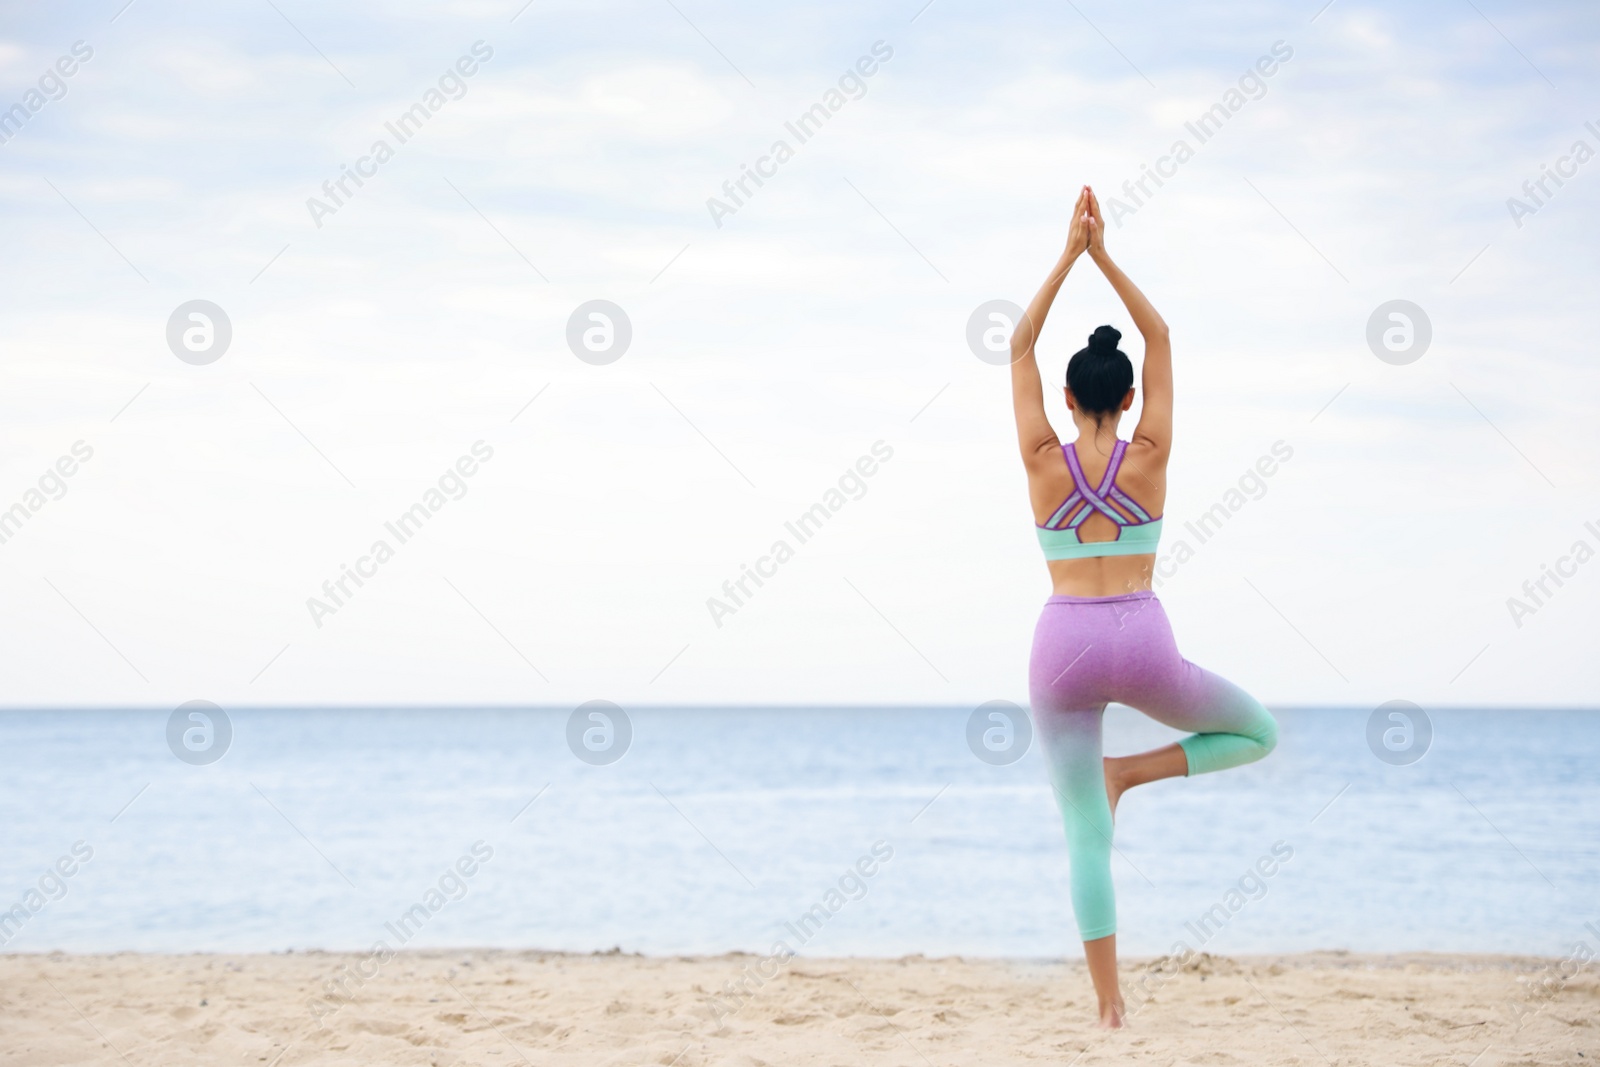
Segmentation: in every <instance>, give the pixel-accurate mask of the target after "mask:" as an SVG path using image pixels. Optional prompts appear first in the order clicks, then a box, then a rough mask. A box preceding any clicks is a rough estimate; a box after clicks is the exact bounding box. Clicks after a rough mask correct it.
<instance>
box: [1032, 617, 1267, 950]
mask: <svg viewBox="0 0 1600 1067" xmlns="http://www.w3.org/2000/svg"><path fill="white" fill-rule="evenodd" d="M1028 676H1029V677H1028V682H1029V691H1030V698H1031V700H1032V704H1033V721H1034V725H1035V728H1036V729H1037V730H1038V733H1039V741H1040V744H1041V746H1042V747H1043V749H1044V754H1045V758H1046V759H1047V760H1048V761H1049V764H1050V782H1051V785H1052V786H1053V787H1054V791H1055V795H1056V803H1057V804H1059V805H1060V807H1061V816H1062V818H1063V819H1064V820H1065V821H1066V827H1067V851H1068V855H1069V857H1070V859H1071V861H1072V910H1073V913H1074V914H1075V915H1076V916H1077V919H1078V932H1079V935H1080V936H1081V937H1082V938H1083V940H1085V941H1093V940H1095V939H1097V938H1102V937H1109V936H1110V935H1112V934H1114V933H1116V932H1117V904H1116V898H1115V896H1114V895H1113V893H1112V888H1111V804H1110V802H1109V801H1108V800H1107V799H1106V782H1105V771H1104V767H1103V765H1102V764H1101V758H1102V753H1101V743H1100V724H1101V720H1102V719H1103V718H1104V717H1105V709H1106V705H1107V704H1108V703H1111V702H1116V703H1118V704H1126V705H1128V706H1129V707H1133V708H1137V709H1138V710H1139V711H1142V712H1144V713H1145V714H1146V715H1148V716H1150V717H1151V718H1152V719H1155V720H1156V721H1157V722H1160V723H1165V724H1166V725H1168V726H1172V727H1176V728H1177V729H1180V730H1190V731H1193V732H1192V733H1191V734H1190V735H1189V736H1188V737H1185V738H1183V739H1182V740H1180V741H1179V742H1178V744H1179V745H1181V746H1182V747H1183V751H1184V754H1185V755H1186V756H1187V757H1188V760H1189V773H1190V774H1191V775H1194V774H1204V773H1206V772H1207V771H1220V770H1224V769H1226V768H1228V767H1237V766H1239V765H1240V764H1243V763H1250V762H1253V761H1254V760H1258V759H1260V758H1261V757H1262V756H1265V755H1266V754H1267V753H1268V752H1271V751H1272V748H1273V746H1274V745H1275V744H1277V740H1278V724H1277V722H1276V721H1274V720H1273V718H1272V715H1271V713H1270V712H1268V711H1267V709H1266V708H1264V707H1262V705H1261V702H1260V701H1258V700H1256V699H1255V698H1254V697H1252V696H1251V695H1250V694H1249V693H1246V692H1245V691H1244V690H1242V689H1240V688H1239V687H1238V686H1236V685H1234V684H1233V683H1232V682H1229V681H1227V680H1226V679H1223V678H1219V677H1217V676H1216V675H1215V674H1212V673H1211V672H1210V671H1207V670H1202V669H1201V668H1199V667H1196V666H1195V665H1194V664H1193V663H1190V662H1189V661H1188V660H1186V659H1184V658H1183V657H1182V656H1180V655H1179V654H1178V646H1177V645H1176V644H1175V643H1174V642H1173V639H1172V627H1171V626H1170V625H1169V624H1168V622H1167V614H1166V612H1165V611H1163V610H1162V608H1161V601H1159V600H1157V599H1156V596H1155V594H1154V593H1152V592H1149V591H1146V592H1141V593H1127V594H1124V595H1122V596H1108V597H1073V596H1053V597H1051V598H1050V599H1049V600H1048V601H1046V602H1045V606H1044V612H1043V614H1041V615H1040V616H1039V625H1038V627H1037V628H1036V629H1035V630H1034V634H1033V656H1032V658H1031V659H1030V661H1029V665H1028Z"/></svg>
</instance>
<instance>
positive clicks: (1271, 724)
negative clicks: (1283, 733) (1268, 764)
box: [1250, 707, 1278, 756]
mask: <svg viewBox="0 0 1600 1067" xmlns="http://www.w3.org/2000/svg"><path fill="white" fill-rule="evenodd" d="M1250 736H1251V738H1252V739H1253V740H1254V741H1255V742H1256V744H1258V745H1260V746H1261V754H1262V755H1263V756H1265V755H1267V754H1268V753H1270V752H1271V751H1272V750H1273V749H1275V748H1277V747H1278V720H1277V719H1275V718H1273V716H1272V712H1270V711H1268V710H1267V709H1266V708H1264V707H1263V708H1262V709H1261V721H1260V723H1259V724H1258V725H1257V726H1256V728H1255V729H1254V730H1253V731H1251V734H1250Z"/></svg>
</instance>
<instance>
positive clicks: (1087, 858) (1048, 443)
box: [1011, 185, 1278, 1027]
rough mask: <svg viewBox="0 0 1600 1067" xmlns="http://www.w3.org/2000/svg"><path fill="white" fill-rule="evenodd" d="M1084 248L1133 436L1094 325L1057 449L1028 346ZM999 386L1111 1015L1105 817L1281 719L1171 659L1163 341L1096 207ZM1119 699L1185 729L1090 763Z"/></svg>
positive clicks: (1071, 824) (1059, 768)
mask: <svg viewBox="0 0 1600 1067" xmlns="http://www.w3.org/2000/svg"><path fill="white" fill-rule="evenodd" d="M1085 252H1087V253H1088V254H1089V258H1090V259H1092V260H1094V263H1095V265H1096V266H1097V267H1099V268H1100V272H1101V273H1102V274H1104V275H1105V276H1106V280H1107V281H1109V282H1110V283H1111V287H1112V288H1113V289H1115V290H1116V291H1117V295H1118V296H1119V297H1121V298H1122V303H1123V305H1124V306H1126V307H1127V309H1128V314H1129V315H1130V316H1131V317H1132V319H1133V324H1134V325H1135V326H1136V327H1138V330H1139V333H1140V334H1141V335H1143V337H1144V345H1145V348H1144V409H1143V412H1142V413H1141V414H1140V416H1139V425H1138V426H1137V427H1135V428H1134V431H1133V439H1132V440H1131V441H1122V440H1119V439H1118V438H1117V423H1118V421H1119V420H1120V419H1121V418H1122V413H1123V412H1124V411H1127V410H1128V409H1129V408H1130V407H1132V406H1133V396H1134V390H1133V364H1132V363H1131V362H1129V360H1128V357H1127V356H1126V355H1124V354H1123V353H1122V352H1121V351H1119V350H1118V348H1117V343H1118V342H1119V341H1120V340H1121V339H1122V335H1121V334H1120V333H1118V332H1117V331H1116V330H1114V329H1112V328H1111V327H1110V326H1101V327H1100V328H1099V329H1097V330H1095V331H1094V333H1093V334H1092V335H1091V336H1090V338H1089V346H1088V347H1087V348H1085V349H1083V350H1082V351H1080V352H1078V353H1077V354H1076V355H1074V356H1073V357H1072V359H1071V361H1070V362H1069V363H1068V364H1067V388H1066V394H1067V409H1068V410H1069V411H1070V412H1071V413H1072V422H1073V425H1074V426H1076V427H1077V440H1076V441H1074V442H1073V443H1072V444H1068V445H1063V444H1062V443H1061V442H1060V440H1059V439H1058V438H1057V437H1056V433H1055V430H1054V429H1052V428H1051V426H1050V420H1049V419H1048V418H1047V417H1046V416H1045V412H1044V388H1043V386H1042V384H1041V383H1040V380H1039V365H1038V363H1037V362H1036V361H1035V359H1034V351H1033V346H1034V342H1035V341H1036V340H1037V339H1038V336H1039V329H1040V327H1042V326H1043V325H1044V320H1045V316H1046V315H1047V314H1049V312H1050V305H1051V303H1052V302H1053V301H1054V300H1055V297H1056V292H1057V291H1058V290H1059V289H1060V288H1061V283H1062V281H1064V280H1065V279H1066V276H1067V272H1068V271H1069V270H1071V269H1072V265H1073V264H1074V263H1076V262H1077V260H1078V257H1079V256H1081V255H1083V254H1084V253H1085ZM1011 396H1012V403H1013V406H1014V407H1015V410H1016V417H1017V437H1018V443H1019V444H1020V445H1021V446H1022V462H1023V465H1024V466H1025V467H1026V468H1027V471H1028V496H1029V499H1030V500H1031V502H1032V504H1033V515H1034V522H1035V525H1036V527H1037V531H1038V534H1039V544H1040V546H1041V547H1043V549H1044V557H1045V559H1046V560H1047V561H1048V566H1049V568H1050V579H1051V582H1052V583H1053V586H1054V594H1055V595H1053V596H1051V597H1050V598H1049V599H1048V600H1047V601H1045V606H1044V612H1043V613H1042V614H1041V615H1040V616H1039V625H1038V626H1037V628H1036V629H1035V630H1034V635H1033V655H1032V658H1031V660H1030V661H1029V667H1028V681H1029V693H1030V698H1031V701H1032V704H1033V718H1034V723H1035V726H1036V728H1037V730H1038V733H1039V740H1040V743H1041V745H1042V746H1043V748H1044V752H1045V756H1046V758H1047V759H1048V761H1049V764H1050V780H1051V785H1052V786H1053V787H1054V790H1055V795H1056V802H1057V804H1058V805H1059V806H1060V808H1061V815H1062V818H1063V819H1064V820H1065V822H1066V829H1067V851H1068V854H1069V856H1070V858H1071V862H1072V910H1073V913H1074V914H1075V915H1076V917H1077V920H1078V933H1079V936H1081V937H1082V938H1083V951H1084V956H1085V958H1086V959H1087V960H1088V964H1089V974H1090V976H1091V977H1092V978H1093V979H1094V988H1095V993H1096V995H1097V996H1098V997H1099V1000H1100V1025H1102V1026H1108V1027H1118V1026H1121V1025H1122V1014H1123V1002H1122V991H1121V989H1120V987H1119V986H1118V984H1117V938H1116V929H1117V908H1116V899H1115V897H1114V896H1113V893H1112V887H1111V825H1112V815H1113V814H1114V813H1115V811H1116V808H1117V800H1118V798H1120V797H1121V796H1122V794H1123V792H1124V791H1126V790H1128V789H1131V788H1132V787H1134V786H1136V785H1143V784H1144V783H1146V782H1154V781H1156V780H1158V779H1161V778H1176V777H1178V776H1180V775H1191V774H1204V773H1205V772H1207V771H1220V770H1223V769H1225V768H1227V767H1237V766H1239V765H1240V764H1243V763H1250V762H1252V761H1253V760H1258V759H1260V758H1261V757H1263V756H1265V755H1266V754H1267V753H1268V752H1271V751H1272V747H1273V745H1274V744H1275V743H1276V741H1277V734H1278V728H1277V723H1276V722H1275V721H1274V720H1273V718H1272V715H1271V714H1270V713H1268V711H1267V709H1266V708H1264V707H1262V706H1261V703H1260V702H1259V701H1257V700H1256V699H1255V698H1254V697H1252V696H1250V694H1248V693H1246V692H1245V691H1244V690H1242V689H1240V688H1239V687H1238V686H1236V685H1234V684H1232V683H1231V682H1228V681H1226V680H1224V679H1222V678H1219V677H1217V676H1216V675H1214V674H1212V673H1210V672H1209V671H1205V670H1202V669H1201V668H1199V667H1196V666H1195V665H1194V664H1192V663H1190V662H1188V661H1187V660H1185V659H1184V658H1183V657H1182V656H1180V655H1179V654H1178V649H1177V646H1176V645H1175V644H1174V643H1173V639H1172V629H1171V627H1170V626H1169V625H1168V623H1167V616H1166V613H1165V612H1164V611H1163V610H1162V608H1161V602H1160V601H1159V600H1157V599H1156V595H1155V593H1154V592H1152V590H1151V588H1150V578H1151V572H1152V570H1153V569H1154V567H1155V559H1156V557H1155V551H1156V542H1157V541H1158V540H1159V539H1160V537H1161V517H1160V516H1161V511H1162V508H1163V506H1164V505H1165V504H1166V498H1167V457H1168V455H1169V454H1170V452H1171V449H1172V344H1171V342H1170V340H1169V339H1168V336H1167V324H1166V323H1165V322H1163V321H1162V319H1161V316H1160V315H1158V314H1157V313H1156V309H1155V308H1154V307H1152V306H1151V305H1150V301H1149V300H1146V299H1145V295H1144V294H1143V293H1141V292H1140V291H1139V289H1138V287H1137V286H1135V285H1134V284H1133V283H1132V282H1131V281H1129V280H1128V276H1127V275H1126V274H1124V273H1122V271H1121V270H1120V269H1119V268H1118V267H1117V265H1116V264H1115V263H1113V262H1112V261H1111V257H1110V256H1109V255H1107V254H1106V249H1105V233H1104V226H1103V223H1102V220H1101V215H1100V204H1099V202H1098V201H1097V200H1096V199H1095V195H1094V191H1093V190H1091V189H1090V188H1089V187H1088V186H1087V185H1086V186H1084V187H1083V190H1082V192H1080V193H1079V194H1078V203H1077V206H1076V207H1075V208H1074V209H1073V215H1072V226H1071V228H1070V229H1069V230H1068V232H1067V247H1066V250H1065V251H1063V252H1062V253H1061V258H1060V260H1059V261H1057V263H1056V266H1055V269H1054V270H1053V271H1051V272H1050V277H1049V278H1047V279H1046V280H1045V283H1044V286H1043V287H1042V288H1041V289H1040V290H1039V293H1038V295H1037V296H1035V297H1034V298H1033V303H1031V304H1029V305H1028V311H1027V314H1026V316H1025V317H1024V319H1023V321H1022V322H1020V323H1018V324H1017V328H1016V330H1015V332H1014V333H1013V334H1012V338H1011ZM1112 701H1115V702H1116V703H1118V704H1127V705H1129V706H1130V707H1133V708H1137V709H1138V710H1139V711H1142V712H1144V713H1145V714H1146V715H1149V716H1150V717H1151V718H1153V719H1155V720H1156V721H1157V722H1161V723H1165V724H1166V725H1168V726H1172V727H1176V728H1177V729H1180V730H1188V731H1192V732H1191V733H1190V735H1189V736H1188V737H1185V738H1183V739H1182V740H1180V741H1179V742H1178V743H1177V744H1174V745H1167V746H1165V747H1164V748H1158V749H1154V750H1152V751H1150V752H1143V753H1140V754H1139V755H1137V756H1120V757H1111V758H1109V759H1107V758H1103V757H1102V755H1101V743H1100V728H1101V720H1102V719H1103V718H1104V715H1105V708H1106V705H1107V704H1108V703H1110V702H1112Z"/></svg>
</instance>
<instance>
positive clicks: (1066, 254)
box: [1011, 186, 1089, 467]
mask: <svg viewBox="0 0 1600 1067" xmlns="http://www.w3.org/2000/svg"><path fill="white" fill-rule="evenodd" d="M1088 211H1089V187H1088V186H1084V188H1083V190H1082V191H1081V192H1080V193H1079V194H1078V202H1077V204H1076V205H1074V206H1073V209H1072V225H1071V226H1070V227H1069V228H1068V229H1067V246H1066V248H1065V249H1063V250H1062V252H1061V258H1060V259H1058V260H1056V265H1055V267H1054V268H1053V269H1052V270H1051V271H1050V276H1049V277H1048V278H1046V279H1045V280H1044V284H1043V285H1041V286H1040V287H1039V291H1038V292H1037V293H1035V294H1034V297H1033V301H1032V302H1031V303H1029V304H1028V310H1027V311H1026V312H1024V313H1023V316H1022V321H1021V322H1019V323H1017V324H1016V328H1015V329H1014V330H1013V331H1012V333H1011V406H1012V410H1013V412H1014V413H1015V415H1016V419H1017V444H1018V446H1019V447H1020V448H1021V449H1022V462H1023V464H1024V465H1026V466H1028V467H1032V466H1033V465H1034V463H1035V462H1037V461H1039V460H1040V459H1042V458H1043V457H1045V456H1049V455H1051V454H1052V453H1053V452H1054V451H1055V450H1057V449H1059V448H1060V447H1061V441H1060V439H1059V438H1057V437H1056V431H1055V429H1054V428H1053V427H1051V425H1050V420H1049V418H1048V417H1046V415H1045V413H1044V385H1043V383H1042V382H1041V381H1040V379H1039V363H1038V360H1037V359H1035V358H1034V353H1033V346H1034V343H1035V342H1036V341H1038V339H1039V331H1040V330H1041V329H1042V328H1043V327H1044V320H1045V316H1046V315H1048V314H1050V305H1051V304H1053V303H1054V302H1055V299H1056V293H1057V292H1059V291H1060V289H1061V283H1062V282H1063V281H1065V280H1066V278H1067V272H1068V271H1069V270H1071V269H1072V265H1073V263H1075V262H1077V259H1078V257H1079V256H1080V255H1082V254H1083V252H1084V250H1085V249H1087V248H1088V247H1089V217H1088Z"/></svg>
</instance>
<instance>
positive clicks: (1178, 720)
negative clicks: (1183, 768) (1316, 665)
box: [1140, 660, 1278, 777]
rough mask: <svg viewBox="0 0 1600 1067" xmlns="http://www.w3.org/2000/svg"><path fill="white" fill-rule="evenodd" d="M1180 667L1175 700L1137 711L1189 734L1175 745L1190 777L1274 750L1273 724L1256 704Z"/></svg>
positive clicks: (1206, 674) (1229, 686) (1202, 672)
mask: <svg viewBox="0 0 1600 1067" xmlns="http://www.w3.org/2000/svg"><path fill="white" fill-rule="evenodd" d="M1183 667H1184V673H1185V675H1186V677H1185V681H1184V684H1183V685H1182V687H1181V689H1180V693H1181V694H1182V700H1181V702H1179V703H1175V704H1170V705H1168V706H1166V707H1163V708H1151V709H1145V708H1140V710H1141V711H1144V712H1145V713H1146V714H1148V715H1150V716H1151V718H1154V719H1156V720H1158V721H1160V722H1164V723H1166V724H1167V725H1168V726H1175V727H1177V728H1178V729H1180V730H1193V731H1194V733H1192V734H1190V735H1189V736H1188V737H1185V738H1182V739H1180V740H1179V741H1178V744H1179V745H1180V746H1181V747H1182V748H1183V751H1184V755H1186V756H1188V757H1189V774H1190V776H1191V777H1192V776H1194V775H1196V774H1209V773H1210V772H1212V771H1224V770H1227V769H1228V768H1229V767H1239V766H1242V765H1244V764H1246V763H1254V762H1255V761H1256V760H1258V759H1261V758H1262V757H1263V756H1265V755H1266V754H1267V753H1269V752H1271V751H1272V750H1273V749H1274V748H1275V747H1276V746H1277V744H1278V721H1277V720H1276V719H1274V718H1273V717H1272V713H1271V712H1270V711H1268V710H1267V709H1266V707H1265V706H1264V705H1263V704H1262V703H1261V701H1259V700H1257V699H1256V698H1255V697H1253V696H1251V695H1250V694H1249V693H1246V692H1245V691H1244V690H1243V689H1240V688H1239V687H1238V686H1236V685H1234V684H1233V683H1232V682H1230V681H1228V680H1227V679H1226V678H1223V677H1220V676H1219V675H1215V674H1212V673H1211V672H1210V671H1208V670H1206V669H1205V668H1203V667H1197V666H1195V665H1194V664H1193V663H1190V662H1189V661H1188V660H1185V661H1184V663H1183Z"/></svg>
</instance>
